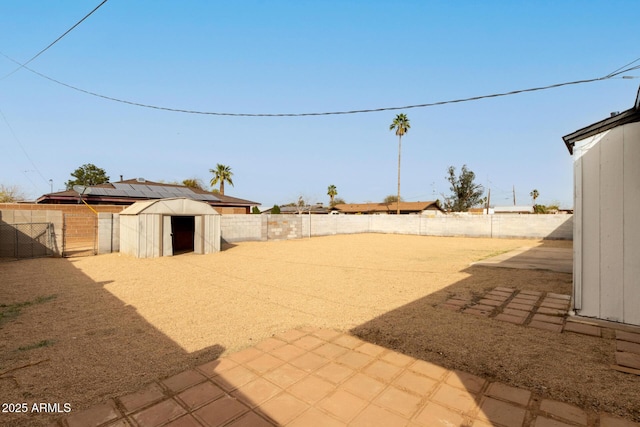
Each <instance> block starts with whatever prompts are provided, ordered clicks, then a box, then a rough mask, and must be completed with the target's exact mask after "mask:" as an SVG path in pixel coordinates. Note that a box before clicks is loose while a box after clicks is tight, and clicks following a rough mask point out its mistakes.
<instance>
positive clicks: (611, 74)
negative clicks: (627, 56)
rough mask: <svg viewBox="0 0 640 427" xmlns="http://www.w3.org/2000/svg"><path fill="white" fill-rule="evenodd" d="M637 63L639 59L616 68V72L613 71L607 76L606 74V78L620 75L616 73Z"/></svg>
mask: <svg viewBox="0 0 640 427" xmlns="http://www.w3.org/2000/svg"><path fill="white" fill-rule="evenodd" d="M638 61H640V58H636V59H634V60H633V61H631V62H629V63H628V64H626V65H623V66H622V67H620V68H618V69H616V70H613V71H612V72H610V73H609V74H607V76H613V75H617V74H620V73H618V71H620V70H622V69H623V68H625V67H628V66H629V65H631V64H633V63H635V62H638ZM635 68H637V67H635ZM627 71H628V70H627ZM624 72H626V71H624ZM614 73H615V74H614Z"/></svg>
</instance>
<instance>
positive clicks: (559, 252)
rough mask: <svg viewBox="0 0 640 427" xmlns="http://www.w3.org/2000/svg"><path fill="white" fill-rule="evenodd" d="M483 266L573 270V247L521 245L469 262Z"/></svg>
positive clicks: (567, 271) (557, 270) (560, 270)
mask: <svg viewBox="0 0 640 427" xmlns="http://www.w3.org/2000/svg"><path fill="white" fill-rule="evenodd" d="M471 265H482V266H485V267H502V268H520V269H527V270H550V271H556V272H560V273H572V272H573V249H571V248H543V247H523V248H519V249H515V250H513V251H510V252H507V253H504V254H500V255H497V256H494V257H491V258H487V259H484V260H482V261H478V262H474V263H471Z"/></svg>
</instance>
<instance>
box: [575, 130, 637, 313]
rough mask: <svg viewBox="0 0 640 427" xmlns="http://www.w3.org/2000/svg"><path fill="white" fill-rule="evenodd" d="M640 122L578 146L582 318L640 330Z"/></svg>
mask: <svg viewBox="0 0 640 427" xmlns="http://www.w3.org/2000/svg"><path fill="white" fill-rule="evenodd" d="M639 144H640V123H631V124H626V125H622V126H618V127H616V128H613V129H610V130H608V131H605V132H602V133H600V134H597V135H594V136H592V137H589V138H586V139H584V140H582V141H579V142H577V143H576V145H575V147H574V156H575V157H574V159H575V161H574V177H575V214H576V217H575V218H574V221H575V232H574V248H575V249H574V251H575V256H574V260H575V266H574V299H575V307H576V309H578V314H580V315H581V316H586V317H594V318H600V319H605V320H612V321H616V322H624V323H629V324H635V325H640V267H639V264H640V225H638V221H637V217H638V213H639V212H640V169H639V168H640V146H639Z"/></svg>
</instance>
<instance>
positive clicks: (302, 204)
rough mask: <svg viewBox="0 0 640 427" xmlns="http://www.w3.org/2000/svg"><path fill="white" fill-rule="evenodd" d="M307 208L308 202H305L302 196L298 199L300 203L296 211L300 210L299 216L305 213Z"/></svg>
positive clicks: (297, 204)
mask: <svg viewBox="0 0 640 427" xmlns="http://www.w3.org/2000/svg"><path fill="white" fill-rule="evenodd" d="M306 206H307V202H305V201H304V198H303V197H302V196H300V197H298V203H296V209H297V210H298V213H299V214H301V213H302V212H304V208H305V207H306Z"/></svg>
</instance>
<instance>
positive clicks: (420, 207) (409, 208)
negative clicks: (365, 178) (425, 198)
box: [333, 201, 442, 213]
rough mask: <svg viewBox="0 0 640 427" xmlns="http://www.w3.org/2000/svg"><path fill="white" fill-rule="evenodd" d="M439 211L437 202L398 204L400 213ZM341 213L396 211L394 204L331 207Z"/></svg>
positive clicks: (359, 204)
mask: <svg viewBox="0 0 640 427" xmlns="http://www.w3.org/2000/svg"><path fill="white" fill-rule="evenodd" d="M428 209H431V210H440V211H442V208H440V205H439V203H438V202H437V201H429V202H400V212H422V211H424V210H428ZM333 210H337V211H339V212H342V213H395V212H396V211H397V204H396V202H392V203H345V204H338V205H335V206H334V207H333Z"/></svg>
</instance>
